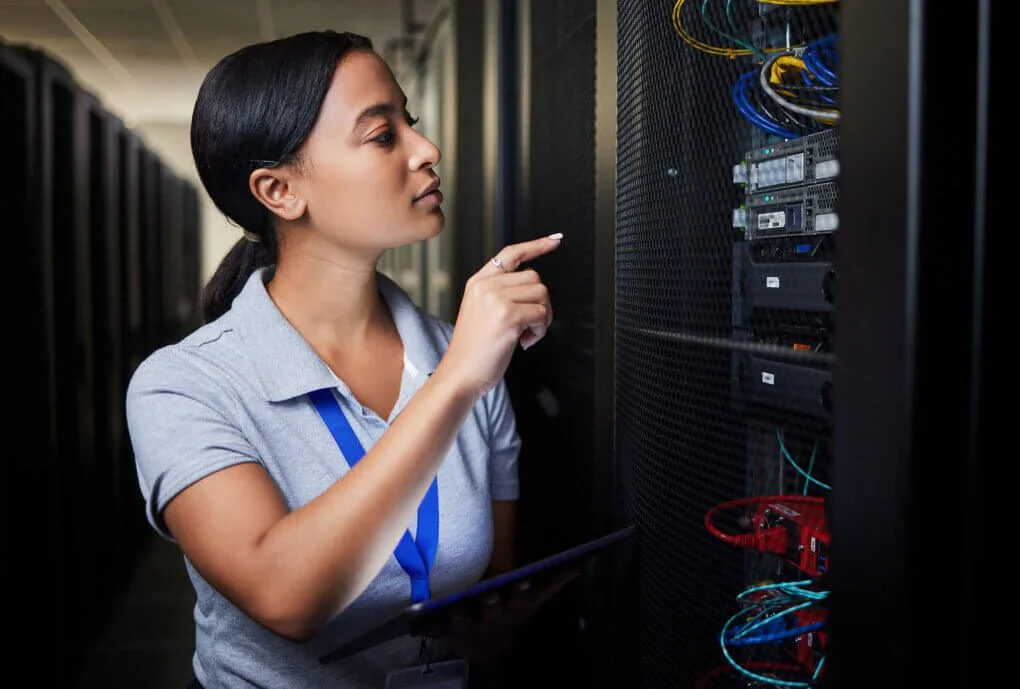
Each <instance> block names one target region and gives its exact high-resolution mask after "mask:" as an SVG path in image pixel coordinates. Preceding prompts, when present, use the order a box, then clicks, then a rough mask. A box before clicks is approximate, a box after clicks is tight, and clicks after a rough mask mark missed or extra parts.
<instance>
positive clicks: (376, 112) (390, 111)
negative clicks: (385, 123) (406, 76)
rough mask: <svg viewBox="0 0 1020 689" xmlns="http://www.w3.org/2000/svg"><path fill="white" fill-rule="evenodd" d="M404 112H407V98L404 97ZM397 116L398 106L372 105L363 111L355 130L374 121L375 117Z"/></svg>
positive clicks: (355, 121)
mask: <svg viewBox="0 0 1020 689" xmlns="http://www.w3.org/2000/svg"><path fill="white" fill-rule="evenodd" d="M403 106H404V110H407V96H404V103H403ZM396 114H397V106H395V105H393V103H376V104H375V105H370V106H368V107H367V108H365V109H364V110H362V111H361V114H359V115H358V117H357V119H356V120H354V130H355V131H357V130H358V129H360V128H361V127H362V126H363V125H364V124H365V122H367V121H368V120H370V119H372V118H373V117H392V116H394V115H396Z"/></svg>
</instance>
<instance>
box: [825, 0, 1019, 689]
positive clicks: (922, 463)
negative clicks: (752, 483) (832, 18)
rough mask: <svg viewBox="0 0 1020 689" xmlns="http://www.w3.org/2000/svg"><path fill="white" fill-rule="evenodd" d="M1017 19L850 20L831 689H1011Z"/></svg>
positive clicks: (933, 8) (852, 14)
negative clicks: (1009, 43) (1012, 83)
mask: <svg viewBox="0 0 1020 689" xmlns="http://www.w3.org/2000/svg"><path fill="white" fill-rule="evenodd" d="M1006 11H1007V5H1006V4H1004V3H997V2H991V1H990V0H979V1H978V2H970V3H952V4H946V3H935V2H927V3H925V2H911V3H875V2H871V3H868V2H854V3H845V7H844V9H843V27H844V31H843V40H842V52H843V56H844V59H843V69H842V81H843V89H844V92H843V96H844V100H845V103H846V106H845V111H844V112H845V117H844V119H843V123H842V126H841V129H842V135H843V144H844V145H843V155H842V166H843V172H842V190H841V191H842V208H841V219H844V220H845V228H844V229H845V230H846V231H845V233H844V235H843V238H842V242H841V245H840V255H839V257H838V259H837V264H838V265H839V273H840V288H839V289H840V298H839V299H840V301H839V331H838V334H837V342H838V352H839V354H838V359H837V364H836V367H835V376H834V385H833V391H834V403H835V410H836V432H835V439H836V450H837V452H836V466H835V471H836V474H837V476H838V481H839V491H838V492H837V493H836V495H835V496H834V500H833V510H832V520H833V569H832V589H833V594H832V630H831V631H832V639H833V651H832V663H831V667H830V669H831V671H832V672H831V676H829V674H828V673H827V681H826V682H825V683H824V684H825V685H826V686H829V687H840V688H842V687H859V686H862V685H864V684H870V685H872V686H875V685H881V686H897V685H904V684H911V685H916V686H943V685H946V686H948V685H952V686H960V687H984V686H994V685H995V684H996V683H997V682H1000V681H1001V680H997V679H993V677H992V676H993V674H995V675H997V674H998V672H999V671H1000V668H999V663H998V662H997V660H999V659H1001V658H1003V657H1004V656H1003V655H1002V653H1003V650H1004V646H1005V644H1006V640H1005V639H1002V640H1001V641H1000V640H998V639H997V638H996V637H995V635H992V634H983V633H982V630H985V629H990V628H991V624H990V620H991V617H992V615H993V614H995V613H998V611H1000V610H1001V609H1002V608H1001V607H1000V606H999V605H997V604H996V603H995V601H993V600H992V596H993V595H994V593H995V592H996V591H997V589H996V588H995V586H993V585H992V583H993V582H995V581H1001V575H1000V574H998V572H997V571H996V568H995V567H994V564H993V563H994V559H993V554H994V552H996V548H995V545H994V544H993V541H992V536H993V534H995V533H998V532H999V531H998V529H999V526H998V524H996V523H994V522H992V521H991V520H990V519H989V517H990V514H991V511H992V509H994V508H995V507H999V506H1001V505H1003V504H1005V503H1003V502H1001V501H998V500H997V501H994V502H993V501H992V500H991V499H989V497H990V496H989V495H988V494H987V492H986V491H987V484H984V485H983V484H982V480H984V481H987V478H988V474H987V470H988V468H989V466H990V462H988V460H987V458H986V455H988V453H990V452H991V451H993V450H994V451H998V448H1000V447H1008V446H1009V444H1008V440H1007V439H1006V437H1005V432H1006V431H1007V430H1009V429H1010V428H1011V424H1010V423H1009V422H1008V421H1005V420H1004V416H1002V415H1000V414H997V413H996V412H995V411H994V408H993V407H992V406H990V404H989V402H990V401H991V397H989V396H988V395H989V394H990V390H991V389H992V388H993V387H994V388H996V389H997V390H998V391H1000V392H1001V393H1003V395H1004V396H1000V397H998V399H999V400H1002V399H1009V398H1010V397H1009V394H1010V392H1011V388H1013V387H1014V385H1013V384H1009V383H1008V382H1007V381H1008V380H1013V377H1012V376H1011V375H1009V373H1008V372H1009V371H1010V370H1011V368H1012V367H1011V366H1009V365H1007V364H1006V361H1005V356H1004V353H1005V352H1006V351H1009V347H1008V346H1006V345H1007V343H1008V342H1009V341H1010V336H1009V335H1007V331H1006V329H1007V328H1008V327H1010V321H1011V320H1012V318H1011V316H1010V315H1009V314H1012V313H1015V311H1014V310H1013V308H1014V307H1010V306H1009V305H1008V303H1009V302H1011V300H1012V291H1011V290H1010V289H1009V288H1008V284H1009V283H1008V282H1007V280H1006V279H1005V278H1006V275H1007V273H1006V270H1008V269H1007V268H1006V264H1007V262H1009V261H1011V259H1012V258H1013V252H1012V251H1010V249H1009V248H1008V246H1007V241H1008V238H1009V237H1010V236H1011V235H1012V232H1010V231H1009V230H1008V229H1007V228H1006V226H1002V227H994V226H993V224H992V223H993V221H996V220H998V219H999V218H1001V217H1004V216H1002V215H996V214H993V207H994V206H996V205H998V206H1004V205H1005V204H1004V203H1003V201H1004V200H1005V199H1007V198H1008V194H1007V193H1006V192H1005V191H1004V189H1003V187H1004V180H1008V179H1009V176H1008V175H1003V174H1002V173H1001V172H999V171H1001V170H1003V169H1005V168H1004V167H1003V164H1004V162H1005V161H1004V160H1003V159H1004V158H1005V156H1006V154H1007V153H1008V152H1009V151H1010V150H1011V149H1010V145H1009V141H1010V139H1009V138H1008V136H1009V134H1008V133H1007V130H1006V129H1005V128H1004V127H1003V124H1005V123H1007V120H1006V118H1005V117H1004V115H1005V113H1006V112H1007V110H1006V106H1005V103H1004V101H1005V95H1004V94H1005V92H1004V90H1003V89H1001V88H994V87H996V86H998V85H1000V84H1001V83H1002V79H1003V78H1004V76H1003V75H1002V72H1001V70H1002V69H1003V67H1004V64H1005V61H1004V60H1002V58H1001V55H1002V54H1003V52H1004V51H1003V46H1004V45H1005V44H1004V43H1003V41H1004V40H1005V30H1006V28H1007V27H1011V26H1012V25H1011V22H1010V20H1009V15H1007V14H1006ZM949 45H951V46H952V50H951V51H947V50H945V49H944V48H945V46H949ZM996 45H998V46H999V47H998V49H996V48H995V46H996ZM957 64H962V65H966V66H967V67H966V68H965V69H964V70H962V74H961V77H960V79H959V81H955V82H954V83H952V84H947V83H946V82H945V79H944V76H945V74H946V70H947V69H951V68H952V66H953V65H957ZM876 69H880V70H881V75H882V76H881V78H878V79H876V78H875V76H876V72H875V70H876ZM995 158H998V159H999V162H1000V164H999V165H998V166H996V165H994V164H993V159H995ZM997 173H998V174H997ZM841 232H843V230H841ZM1007 300H1009V302H1007ZM1000 404H1001V402H1000ZM994 431H998V432H997V434H996V435H997V438H996V439H997V440H999V441H1000V442H994V443H993V442H992V441H991V438H992V435H993V432H994ZM982 472H985V473H982ZM1002 485H1003V486H1004V487H1005V486H1006V485H1008V483H1007V482H1002ZM996 497H998V496H996ZM1007 547H1008V546H1007ZM942 581H944V582H945V583H946V585H947V586H948V587H949V589H950V590H951V591H952V593H951V595H949V596H948V597H947V598H946V599H945V600H941V601H939V603H938V604H937V605H932V602H933V601H932V598H931V597H930V596H929V595H928V594H927V593H926V592H925V585H926V583H927V582H942ZM937 588H941V584H939V585H937ZM1003 670H1004V671H1005V672H1007V673H1010V674H1011V669H1009V668H1003Z"/></svg>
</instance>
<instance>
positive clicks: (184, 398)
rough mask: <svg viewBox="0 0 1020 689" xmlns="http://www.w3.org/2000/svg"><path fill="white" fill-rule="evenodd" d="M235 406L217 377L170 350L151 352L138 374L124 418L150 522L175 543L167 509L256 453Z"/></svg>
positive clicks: (254, 459)
mask: <svg viewBox="0 0 1020 689" xmlns="http://www.w3.org/2000/svg"><path fill="white" fill-rule="evenodd" d="M236 408H237V407H236V404H235V403H234V401H233V399H232V398H231V396H230V395H229V393H227V392H226V391H225V390H223V389H221V386H218V385H217V383H216V382H215V377H213V376H210V375H209V373H208V372H204V371H200V370H199V369H198V368H197V367H196V366H194V365H192V364H189V363H187V362H186V361H184V360H183V359H182V358H181V357H180V355H178V354H177V353H176V352H174V351H173V350H172V349H169V348H166V349H161V350H158V351H157V352H155V353H153V354H152V355H151V356H150V357H149V358H148V359H146V360H145V361H143V362H142V364H141V365H140V366H139V367H138V368H137V369H136V370H135V373H134V374H133V375H132V377H131V381H130V383H129V385H128V388H127V394H126V398H125V413H126V418H127V426H128V433H129V436H130V440H131V448H132V451H133V453H134V459H135V468H136V470H137V473H138V484H139V487H140V489H141V492H142V497H143V498H144V500H145V511H146V518H147V519H148V521H149V523H150V524H151V525H152V527H153V528H154V529H155V530H156V531H157V533H159V534H160V535H161V536H163V537H164V538H166V539H168V540H171V541H172V540H174V539H173V536H172V534H170V532H169V531H168V530H167V528H166V524H165V523H164V521H163V517H162V514H163V509H164V508H165V507H166V506H167V503H169V502H170V500H172V499H173V498H174V497H175V496H177V494H178V493H180V492H181V491H182V490H184V489H185V488H187V487H188V486H190V485H191V484H193V483H195V482H196V481H198V480H200V479H202V478H205V477H206V476H209V475H210V474H212V473H214V472H217V471H220V470H222V469H225V468H227V467H230V466H233V465H235V464H241V463H244V462H252V461H257V459H256V457H257V455H256V453H255V451H254V449H253V448H252V446H251V444H250V443H249V442H248V440H247V439H246V438H245V436H244V434H243V433H242V432H241V430H240V428H239V425H238V423H237V421H236V419H237V413H236Z"/></svg>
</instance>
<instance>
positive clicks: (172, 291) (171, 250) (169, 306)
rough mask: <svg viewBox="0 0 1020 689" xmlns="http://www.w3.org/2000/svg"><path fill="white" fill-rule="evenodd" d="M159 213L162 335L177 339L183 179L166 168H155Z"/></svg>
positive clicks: (180, 305)
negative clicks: (163, 333)
mask: <svg viewBox="0 0 1020 689" xmlns="http://www.w3.org/2000/svg"><path fill="white" fill-rule="evenodd" d="M159 190H160V194H159V195H160V199H161V204H162V205H161V208H162V213H161V214H160V218H159V242H160V253H161V255H162V259H161V261H160V263H161V265H162V269H163V274H162V281H163V282H162V287H161V293H162V294H161V297H162V299H161V304H160V310H161V313H162V318H163V322H164V323H165V324H166V331H165V336H166V337H167V338H168V339H172V340H176V339H179V338H180V336H181V335H182V334H183V328H184V316H185V314H184V313H183V309H184V303H183V290H184V275H183V272H184V208H183V205H184V198H183V182H182V180H180V179H179V178H178V177H177V176H176V175H175V174H174V173H173V171H172V170H170V169H169V168H168V167H165V166H160V168H159Z"/></svg>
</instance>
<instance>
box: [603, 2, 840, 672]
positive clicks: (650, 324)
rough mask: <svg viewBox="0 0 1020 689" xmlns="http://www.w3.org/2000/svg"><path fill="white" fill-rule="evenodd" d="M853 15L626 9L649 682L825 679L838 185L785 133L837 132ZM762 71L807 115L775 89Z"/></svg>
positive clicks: (624, 210) (626, 482) (627, 369)
mask: <svg viewBox="0 0 1020 689" xmlns="http://www.w3.org/2000/svg"><path fill="white" fill-rule="evenodd" d="M838 20H839V14H838V4H837V3H807V2H801V3H785V4H779V3H758V2H742V3H728V4H727V3H721V2H719V3H701V2H697V3H695V2H684V0H678V1H677V2H674V3H646V2H640V1H637V0H635V1H631V2H628V1H626V0H625V1H623V2H620V3H619V4H618V24H617V27H618V36H617V38H618V44H617V45H618V55H617V59H618V92H617V98H618V100H617V106H618V109H617V115H618V123H617V132H618V134H617V156H618V167H617V179H618V186H617V198H616V201H617V215H616V218H617V228H616V229H617V234H616V278H615V284H616V342H615V364H616V366H615V382H616V385H615V390H616V400H615V411H616V420H617V423H616V429H615V430H616V447H615V450H616V462H617V470H618V475H617V485H618V486H619V491H620V498H621V500H622V503H623V504H622V510H621V513H620V515H619V519H620V520H621V521H623V522H635V523H637V524H638V526H639V529H640V532H641V539H640V544H639V547H638V548H637V549H636V553H635V557H634V561H633V569H632V570H631V573H632V578H631V580H630V581H631V587H630V589H631V592H632V598H631V602H632V603H633V615H632V619H631V622H632V626H631V627H629V628H628V629H627V632H626V634H627V636H621V637H620V640H621V645H623V646H625V647H627V648H628V649H629V650H630V651H631V652H632V653H633V656H632V658H631V661H632V664H631V667H632V668H633V679H632V683H633V686H636V687H698V689H702V688H704V689H709V688H715V687H726V686H744V685H747V684H756V683H760V684H761V685H762V686H769V685H770V684H769V682H770V681H771V682H772V683H773V684H774V685H775V686H809V685H810V684H811V683H813V682H815V681H816V680H817V679H818V676H819V675H821V674H822V673H824V665H825V653H826V652H827V650H828V636H827V632H826V627H825V623H826V620H827V615H828V611H827V606H826V596H827V595H828V589H827V585H826V583H825V581H826V579H825V577H826V576H827V570H828V560H827V558H828V555H827V553H826V552H824V551H825V549H826V548H827V547H828V545H829V543H830V541H831V537H830V533H829V526H828V520H827V518H826V516H827V507H826V505H827V501H828V497H829V492H830V491H831V490H833V489H834V486H835V482H834V480H833V478H832V456H833V449H832V445H833V442H832V422H833V419H832V404H831V389H832V384H831V376H832V365H833V361H834V357H835V356H836V352H835V349H834V346H833V335H834V332H835V324H836V321H837V320H838V319H837V318H835V316H834V310H835V299H836V298H837V295H838V289H837V286H836V281H835V280H834V279H833V278H834V276H835V274H836V271H835V269H834V267H833V262H834V260H835V257H836V256H837V243H838V236H839V229H838V223H837V221H836V218H835V217H834V216H835V214H836V209H835V205H836V204H837V203H838V199H839V195H838V183H837V180H835V179H829V178H827V177H825V175H826V174H828V171H827V169H826V168H824V167H822V168H821V173H820V178H821V180H822V182H819V183H818V184H812V182H816V181H818V180H815V179H813V178H812V173H813V172H814V171H815V169H814V167H813V166H812V163H813V161H814V160H815V159H814V158H811V159H810V161H808V162H805V161H804V159H805V151H804V150H797V151H791V150H786V149H784V148H783V145H784V142H789V145H790V146H796V145H797V144H796V143H795V142H800V144H801V145H802V147H803V144H804V142H805V141H806V140H807V138H808V137H809V136H815V137H817V138H825V137H829V138H832V139H835V140H836V141H837V142H838V131H837V129H836V127H835V122H836V121H838V114H839V113H838V108H839V102H840V98H839V88H838V87H839V82H838V75H837V73H836V72H837V71H838V67H837V65H838V62H837V60H838V54H837V53H836V51H835V50H834V48H833V45H834V43H835V39H836V37H837V36H838V32H839V21H838ZM787 46H799V49H798V50H799V52H798V53H793V52H788V51H787V50H786V47H787ZM811 51H814V52H816V53H818V58H817V61H816V63H811V58H810V55H811ZM772 57H775V60H773V61H772V62H771V63H770V62H769V59H770V58H772ZM780 59H782V62H780V61H779V60H780ZM776 65H778V66H776ZM763 68H765V70H766V71H765V76H764V78H765V80H766V83H767V84H769V85H771V84H773V83H775V84H777V85H776V86H775V87H774V90H778V91H782V93H781V94H780V95H781V96H782V97H783V98H784V100H786V101H787V102H788V103H789V102H793V101H794V100H796V101H797V103H798V104H799V105H800V106H801V109H802V112H797V111H796V110H794V109H793V108H789V107H787V106H783V105H780V103H779V101H778V100H776V99H773V98H770V97H769V96H768V94H767V92H766V89H765V87H763V86H760V83H761V81H760V80H761V78H762V69H763ZM791 75H795V76H796V77H797V79H798V81H797V83H793V82H792V81H790V79H791ZM774 80H781V83H780V82H779V81H774ZM784 94H785V95H784ZM790 94H796V95H790ZM808 96H810V100H811V101H812V103H811V107H810V108H808V107H807V105H806V103H807V101H808V100H809V98H808ZM804 110H811V111H813V112H814V115H805V114H803V111H804ZM820 111H826V112H828V113H829V114H830V116H829V117H822V116H819V115H818V113H819V112H820ZM798 162H799V167H798ZM788 166H789V170H788V169H787V167H788ZM837 169H838V166H837ZM805 170H806V172H805ZM823 186H824V188H822V187H823ZM827 214H828V215H827ZM801 546H803V550H801ZM775 583H782V584H783V586H781V587H771V586H772V584H775ZM780 612H782V614H780Z"/></svg>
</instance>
